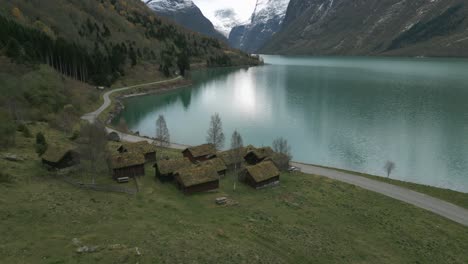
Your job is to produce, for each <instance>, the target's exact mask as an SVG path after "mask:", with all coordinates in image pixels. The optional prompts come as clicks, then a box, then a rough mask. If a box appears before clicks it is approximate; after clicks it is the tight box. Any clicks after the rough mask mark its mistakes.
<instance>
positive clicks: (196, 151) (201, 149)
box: [184, 144, 216, 158]
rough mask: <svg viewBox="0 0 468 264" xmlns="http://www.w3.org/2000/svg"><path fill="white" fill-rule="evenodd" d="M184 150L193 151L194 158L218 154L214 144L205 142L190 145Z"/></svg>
mask: <svg viewBox="0 0 468 264" xmlns="http://www.w3.org/2000/svg"><path fill="white" fill-rule="evenodd" d="M184 151H189V152H190V153H192V156H193V157H194V158H197V157H202V156H207V155H216V148H215V146H214V145H213V144H203V145H200V146H196V147H190V148H187V149H186V150H184Z"/></svg>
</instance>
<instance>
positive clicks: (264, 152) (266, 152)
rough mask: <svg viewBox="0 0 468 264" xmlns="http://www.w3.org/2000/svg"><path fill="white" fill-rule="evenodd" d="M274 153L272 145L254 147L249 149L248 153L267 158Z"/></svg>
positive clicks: (259, 157)
mask: <svg viewBox="0 0 468 264" xmlns="http://www.w3.org/2000/svg"><path fill="white" fill-rule="evenodd" d="M274 153H275V152H274V151H273V149H271V148H270V147H263V148H256V149H253V150H251V151H249V152H248V153H247V154H246V155H249V154H253V155H255V156H256V157H257V158H258V159H265V158H267V157H270V156H272V155H273V154H274Z"/></svg>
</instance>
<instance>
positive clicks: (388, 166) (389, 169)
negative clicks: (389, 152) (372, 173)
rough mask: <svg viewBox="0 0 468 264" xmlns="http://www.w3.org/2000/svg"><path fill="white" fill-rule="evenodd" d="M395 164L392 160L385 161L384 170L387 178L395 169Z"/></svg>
mask: <svg viewBox="0 0 468 264" xmlns="http://www.w3.org/2000/svg"><path fill="white" fill-rule="evenodd" d="M395 168H396V164H395V162H393V161H387V163H385V166H384V170H385V172H386V173H387V178H389V177H390V174H392V171H393V170H395Z"/></svg>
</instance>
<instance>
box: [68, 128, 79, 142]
mask: <svg viewBox="0 0 468 264" xmlns="http://www.w3.org/2000/svg"><path fill="white" fill-rule="evenodd" d="M79 137H80V131H78V130H74V131H73V134H72V135H71V137H70V140H72V141H75V140H77V139H78V138H79Z"/></svg>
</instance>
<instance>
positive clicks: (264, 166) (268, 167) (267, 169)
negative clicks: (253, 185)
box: [245, 161, 280, 183]
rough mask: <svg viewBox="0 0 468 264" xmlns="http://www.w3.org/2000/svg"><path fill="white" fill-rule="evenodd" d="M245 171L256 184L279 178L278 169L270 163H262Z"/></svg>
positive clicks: (248, 167)
mask: <svg viewBox="0 0 468 264" xmlns="http://www.w3.org/2000/svg"><path fill="white" fill-rule="evenodd" d="M245 169H246V170H247V172H248V173H249V174H250V176H252V178H253V179H254V180H255V182H257V183H259V182H263V181H266V180H268V179H271V178H273V177H276V176H279V174H280V172H279V170H278V168H276V166H275V164H273V162H271V161H263V162H260V163H259V164H257V165H254V166H247V167H246V168H245Z"/></svg>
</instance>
